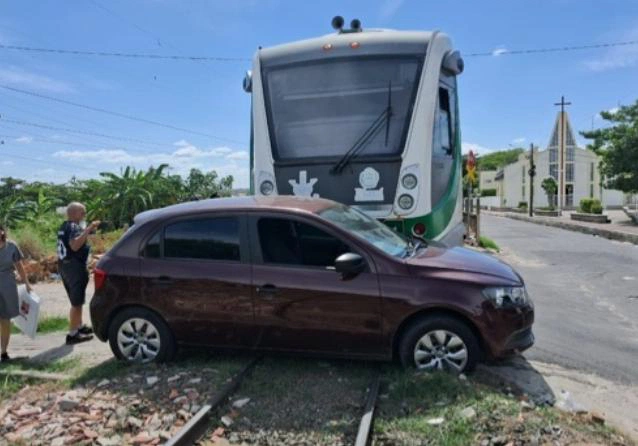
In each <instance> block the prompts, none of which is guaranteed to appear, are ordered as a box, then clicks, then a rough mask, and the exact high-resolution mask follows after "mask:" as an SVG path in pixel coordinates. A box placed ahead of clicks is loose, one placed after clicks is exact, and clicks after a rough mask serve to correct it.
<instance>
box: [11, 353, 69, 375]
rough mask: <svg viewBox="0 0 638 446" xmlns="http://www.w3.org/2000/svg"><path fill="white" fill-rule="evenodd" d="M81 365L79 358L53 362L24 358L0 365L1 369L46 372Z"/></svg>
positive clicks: (62, 370)
mask: <svg viewBox="0 0 638 446" xmlns="http://www.w3.org/2000/svg"><path fill="white" fill-rule="evenodd" d="M81 365H82V362H81V360H80V358H78V357H75V358H62V359H58V360H55V361H53V362H46V363H45V362H43V363H39V362H37V363H36V362H29V361H24V360H19V359H18V360H14V361H11V362H10V363H9V364H7V365H3V366H1V367H0V369H1V370H2V371H12V370H35V371H38V372H47V373H65V372H69V371H73V370H77V369H78V368H80V367H81Z"/></svg>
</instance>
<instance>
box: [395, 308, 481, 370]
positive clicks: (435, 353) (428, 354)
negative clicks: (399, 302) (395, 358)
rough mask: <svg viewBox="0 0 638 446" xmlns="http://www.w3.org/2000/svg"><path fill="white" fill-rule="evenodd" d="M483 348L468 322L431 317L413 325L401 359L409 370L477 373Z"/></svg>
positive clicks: (408, 329)
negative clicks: (472, 371) (474, 371)
mask: <svg viewBox="0 0 638 446" xmlns="http://www.w3.org/2000/svg"><path fill="white" fill-rule="evenodd" d="M479 355H480V347H479V342H478V339H477V338H476V335H475V334H474V332H473V331H472V330H471V329H470V327H468V326H467V324H465V323H464V322H462V321H460V320H458V319H455V318H453V317H449V316H429V317H425V318H423V319H420V320H418V321H416V322H415V323H413V324H412V325H411V326H410V327H408V328H407V330H406V331H405V333H404V335H403V338H402V339H401V342H400V344H399V358H400V360H401V364H402V365H403V366H404V367H406V368H414V369H417V370H423V371H433V370H443V371H448V372H451V373H461V372H465V371H470V370H473V369H474V367H475V366H476V363H477V361H478V359H479Z"/></svg>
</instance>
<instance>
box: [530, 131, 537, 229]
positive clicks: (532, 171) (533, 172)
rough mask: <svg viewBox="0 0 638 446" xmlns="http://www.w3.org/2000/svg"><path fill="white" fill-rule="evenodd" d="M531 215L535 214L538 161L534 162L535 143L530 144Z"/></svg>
mask: <svg viewBox="0 0 638 446" xmlns="http://www.w3.org/2000/svg"><path fill="white" fill-rule="evenodd" d="M528 173H529V216H530V217H533V216H534V176H535V175H536V163H535V162H534V144H533V143H532V144H530V145H529V172H528Z"/></svg>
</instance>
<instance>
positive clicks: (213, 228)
mask: <svg viewBox="0 0 638 446" xmlns="http://www.w3.org/2000/svg"><path fill="white" fill-rule="evenodd" d="M164 257H170V258H181V259H209V260H231V261H239V259H240V257H239V219H238V218H237V217H220V218H201V219H194V220H183V221H180V222H177V223H173V224H171V225H168V226H166V228H165V229H164Z"/></svg>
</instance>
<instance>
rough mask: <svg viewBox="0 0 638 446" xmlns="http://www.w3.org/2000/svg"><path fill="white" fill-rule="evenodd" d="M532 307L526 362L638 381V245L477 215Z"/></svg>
mask: <svg viewBox="0 0 638 446" xmlns="http://www.w3.org/2000/svg"><path fill="white" fill-rule="evenodd" d="M481 228H482V231H483V234H484V235H487V236H488V237H490V238H492V239H493V240H494V241H496V243H497V244H498V245H499V246H500V247H501V250H502V253H501V254H499V257H501V258H502V259H503V260H505V261H506V262H508V263H509V264H510V265H512V266H513V267H514V268H516V270H518V271H519V272H520V273H521V275H522V276H523V278H524V279H525V283H526V285H527V288H528V291H529V293H530V295H531V296H532V299H533V300H534V303H535V305H536V322H535V324H534V331H535V334H536V344H535V346H534V347H532V348H531V349H530V350H528V351H527V352H526V353H525V357H526V358H528V359H532V360H538V361H543V362H547V363H553V364H558V365H561V366H563V367H566V368H571V369H576V370H579V371H584V372H590V373H595V374H597V375H599V376H601V377H604V378H607V379H609V380H612V381H616V382H619V383H623V384H629V385H634V384H638V246H637V245H632V244H628V243H620V242H614V241H610V240H607V239H603V238H599V237H594V236H591V235H585V234H581V233H577V232H571V231H566V230H563V229H558V228H551V227H547V226H541V225H536V224H532V223H526V222H522V221H516V220H511V219H508V218H505V217H497V216H492V215H482V216H481Z"/></svg>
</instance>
